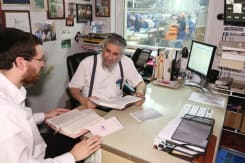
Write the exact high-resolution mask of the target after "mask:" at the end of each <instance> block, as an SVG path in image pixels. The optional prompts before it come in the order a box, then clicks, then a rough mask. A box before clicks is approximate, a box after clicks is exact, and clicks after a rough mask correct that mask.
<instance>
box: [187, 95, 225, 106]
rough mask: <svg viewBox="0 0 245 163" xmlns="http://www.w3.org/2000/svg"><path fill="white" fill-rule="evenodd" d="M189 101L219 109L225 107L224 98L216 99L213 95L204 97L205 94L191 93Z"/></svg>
mask: <svg viewBox="0 0 245 163" xmlns="http://www.w3.org/2000/svg"><path fill="white" fill-rule="evenodd" d="M189 100H191V101H195V102H199V103H203V104H208V105H212V106H216V107H220V108H224V107H225V98H223V97H216V96H213V95H206V94H201V93H197V92H193V93H192V94H191V96H190V98H189Z"/></svg>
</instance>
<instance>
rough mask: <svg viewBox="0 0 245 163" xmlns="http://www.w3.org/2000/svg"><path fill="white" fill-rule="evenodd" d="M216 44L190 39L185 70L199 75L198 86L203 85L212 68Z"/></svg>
mask: <svg viewBox="0 0 245 163" xmlns="http://www.w3.org/2000/svg"><path fill="white" fill-rule="evenodd" d="M215 51H216V46H215V45H211V44H207V43H204V42H199V41H195V40H192V43H191V49H190V53H189V58H188V62H187V70H189V71H190V72H193V73H196V74H197V75H199V76H200V79H201V81H200V83H198V84H199V86H200V87H204V86H205V84H206V81H207V77H208V74H209V72H210V69H211V68H212V64H213V59H214V56H215Z"/></svg>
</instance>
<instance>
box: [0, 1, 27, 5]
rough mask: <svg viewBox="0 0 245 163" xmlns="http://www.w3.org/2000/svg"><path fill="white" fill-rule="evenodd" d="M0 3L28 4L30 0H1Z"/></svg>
mask: <svg viewBox="0 0 245 163" xmlns="http://www.w3.org/2000/svg"><path fill="white" fill-rule="evenodd" d="M2 4H6V5H9V4H11V5H15V4H18V5H19V4H23V5H24V4H25V5H26V4H30V0H2Z"/></svg>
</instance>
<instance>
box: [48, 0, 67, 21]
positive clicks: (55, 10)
mask: <svg viewBox="0 0 245 163" xmlns="http://www.w3.org/2000/svg"><path fill="white" fill-rule="evenodd" d="M47 5H48V19H65V4H64V0H48V4H47Z"/></svg>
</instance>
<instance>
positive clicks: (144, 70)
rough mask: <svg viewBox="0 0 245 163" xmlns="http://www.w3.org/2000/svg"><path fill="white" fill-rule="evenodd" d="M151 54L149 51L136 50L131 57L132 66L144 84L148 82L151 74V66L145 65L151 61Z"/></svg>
mask: <svg viewBox="0 0 245 163" xmlns="http://www.w3.org/2000/svg"><path fill="white" fill-rule="evenodd" d="M151 52H152V50H151V49H141V48H137V49H136V50H135V52H134V54H133V56H132V60H133V62H134V65H135V67H136V69H137V71H138V72H139V73H140V74H141V76H142V78H143V79H144V81H145V82H149V79H150V78H151V76H152V72H153V66H148V65H147V64H146V63H147V62H148V61H149V60H150V59H151Z"/></svg>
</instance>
